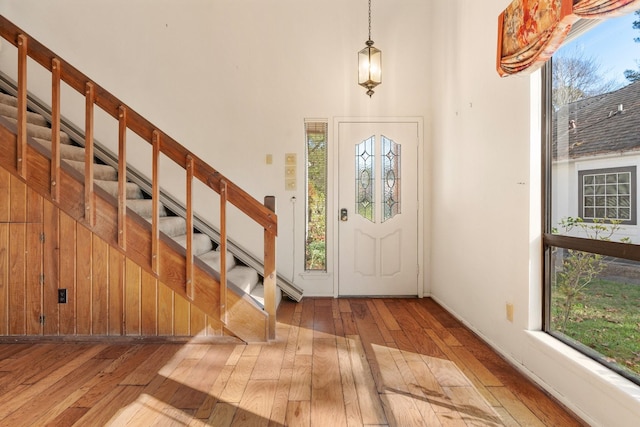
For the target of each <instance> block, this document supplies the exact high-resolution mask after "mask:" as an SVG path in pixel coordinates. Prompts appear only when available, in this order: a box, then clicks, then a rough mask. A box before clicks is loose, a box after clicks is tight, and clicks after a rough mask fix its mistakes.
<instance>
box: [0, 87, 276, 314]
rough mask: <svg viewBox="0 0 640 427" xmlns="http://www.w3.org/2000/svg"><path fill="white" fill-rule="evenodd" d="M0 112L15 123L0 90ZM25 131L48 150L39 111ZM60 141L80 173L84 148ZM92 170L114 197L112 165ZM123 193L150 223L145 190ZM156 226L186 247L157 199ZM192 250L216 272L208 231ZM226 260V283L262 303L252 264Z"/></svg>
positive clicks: (11, 103) (14, 107)
mask: <svg viewBox="0 0 640 427" xmlns="http://www.w3.org/2000/svg"><path fill="white" fill-rule="evenodd" d="M0 116H2V117H4V118H6V119H7V121H9V122H11V123H13V124H15V125H17V122H18V99H17V98H16V97H15V96H12V95H10V94H7V93H2V92H0ZM27 135H28V136H30V137H31V138H33V140H34V141H36V142H38V143H39V144H40V145H42V146H43V147H45V148H46V149H48V150H51V126H50V124H49V122H48V121H47V119H46V118H45V117H44V116H42V115H41V114H38V113H35V112H31V111H28V112H27ZM60 143H61V146H60V158H61V159H62V160H63V162H64V164H65V165H67V166H69V167H70V168H72V169H73V170H75V171H76V172H78V173H79V174H84V171H85V164H84V161H85V150H84V148H83V147H82V146H80V145H78V143H76V142H74V141H73V140H72V139H71V137H70V136H69V135H68V134H67V133H65V132H63V131H60ZM93 172H94V174H93V178H94V183H95V185H96V186H98V187H100V188H102V189H103V190H105V191H106V192H107V193H108V194H110V195H111V196H113V197H114V198H117V197H118V171H117V170H116V168H114V167H113V166H109V165H106V164H102V163H100V162H96V163H95V164H94V166H93ZM83 179H84V178H83ZM126 197H127V206H128V207H129V208H130V209H132V210H133V211H134V212H135V213H137V214H138V215H140V216H141V217H142V218H144V219H146V220H147V221H148V222H149V223H150V222H151V215H152V201H151V198H150V197H149V194H145V193H144V192H143V191H142V189H141V188H140V186H138V185H137V184H135V183H133V182H128V183H127V184H126ZM159 228H160V231H161V232H162V233H164V234H165V235H166V236H167V237H170V238H171V239H172V240H173V241H175V242H176V243H178V244H179V245H180V246H181V247H182V248H184V249H185V250H186V248H187V226H186V220H185V219H184V218H182V217H180V216H176V215H175V213H173V212H171V211H169V210H168V209H167V208H166V207H165V206H164V205H163V204H162V203H160V224H159ZM193 253H194V256H196V257H198V258H199V259H200V260H202V261H203V262H204V263H205V264H207V265H209V266H210V267H211V268H212V269H213V270H215V271H216V272H220V251H219V245H217V244H216V243H214V242H213V241H212V240H211V238H210V237H209V236H208V235H206V234H204V233H199V232H195V233H194V234H193ZM226 264H227V265H226V268H227V280H228V282H229V284H231V285H233V286H235V287H237V288H238V289H239V290H241V291H242V292H244V293H246V294H249V295H250V296H251V297H252V298H253V299H254V300H255V301H256V302H257V303H258V304H260V305H261V306H264V286H263V284H262V278H261V277H260V276H259V275H258V272H257V271H256V270H255V269H254V268H251V267H248V266H246V265H244V264H242V263H241V262H240V261H238V260H237V259H236V258H235V257H234V256H233V254H231V253H230V252H229V251H227V258H226ZM281 300H282V291H281V290H280V289H279V288H278V289H277V290H276V306H277V305H279V304H280V301H281Z"/></svg>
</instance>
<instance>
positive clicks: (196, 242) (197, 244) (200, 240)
mask: <svg viewBox="0 0 640 427" xmlns="http://www.w3.org/2000/svg"><path fill="white" fill-rule="evenodd" d="M172 239H173V240H175V241H176V242H177V243H178V244H179V245H180V246H182V247H183V248H185V249H186V247H187V235H186V234H182V235H180V236H174V237H172ZM212 249H213V243H212V242H211V239H210V238H209V236H207V235H206V234H202V233H193V254H194V255H195V256H200V255H202V254H206V253H207V252H210V251H211V250H212Z"/></svg>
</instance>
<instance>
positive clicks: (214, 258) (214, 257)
mask: <svg viewBox="0 0 640 427" xmlns="http://www.w3.org/2000/svg"><path fill="white" fill-rule="evenodd" d="M198 258H200V259H201V260H202V261H204V262H205V263H207V264H208V265H209V267H211V268H213V269H214V270H215V271H220V252H219V251H217V250H216V251H211V252H207V253H206V254H203V255H199V256H198ZM226 261H227V271H229V270H231V269H232V268H233V267H235V266H236V259H235V258H234V256H233V255H232V254H231V252H229V251H227V260H226Z"/></svg>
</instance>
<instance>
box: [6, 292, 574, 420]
mask: <svg viewBox="0 0 640 427" xmlns="http://www.w3.org/2000/svg"><path fill="white" fill-rule="evenodd" d="M278 314H279V317H278V326H277V328H278V329H277V334H278V339H277V340H276V341H275V342H273V343H270V344H250V345H244V344H237V343H216V344H202V343H189V344H184V343H183V344H175V343H162V344H114V343H18V344H0V425H2V426H5V425H6V426H36V425H38V426H39V425H51V426H71V425H77V426H99V425H114V426H125V425H127V426H168V425H176V426H180V425H193V426H205V425H212V426H283V425H289V426H322V427H325V426H332V427H339V426H365V425H367V426H373V425H376V426H380V425H389V426H440V425H442V426H472V425H473V426H497V425H505V426H525V425H526V426H563V427H566V426H580V425H583V424H581V423H580V422H579V421H578V420H576V419H574V418H572V416H571V415H570V414H568V413H567V412H565V411H564V410H563V409H562V408H561V407H560V406H559V405H557V404H556V403H554V401H552V400H550V399H549V398H548V397H547V396H546V395H545V393H543V392H542V391H541V390H539V389H538V388H537V387H536V386H534V385H533V384H532V383H530V382H529V381H527V380H525V379H524V378H523V377H522V376H521V375H520V374H519V373H518V372H517V371H515V370H514V369H513V368H512V367H510V366H509V365H508V364H507V363H506V362H505V361H504V360H502V359H501V358H500V357H499V356H497V355H496V354H495V353H493V352H492V351H491V350H490V349H489V348H488V347H487V346H486V345H485V344H483V343H482V342H481V341H480V340H479V339H478V338H476V337H475V336H474V335H473V334H472V333H470V332H469V331H468V330H467V329H466V328H465V327H463V326H462V325H461V324H460V323H459V322H457V321H456V320H455V319H454V318H452V317H451V316H450V315H449V314H448V313H446V312H445V311H444V310H443V309H442V308H441V307H439V306H438V305H437V304H436V303H434V302H433V301H432V300H430V299H428V298H425V299H315V298H305V299H304V300H303V302H301V303H298V304H296V303H293V302H290V301H283V303H282V304H281V306H280V308H279V311H278Z"/></svg>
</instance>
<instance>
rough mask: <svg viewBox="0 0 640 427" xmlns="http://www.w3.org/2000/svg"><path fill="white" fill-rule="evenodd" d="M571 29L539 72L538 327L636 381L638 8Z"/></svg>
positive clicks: (639, 318) (639, 353) (639, 296)
mask: <svg viewBox="0 0 640 427" xmlns="http://www.w3.org/2000/svg"><path fill="white" fill-rule="evenodd" d="M574 28H582V32H581V33H579V34H576V33H575V32H574V33H573V34H570V37H569V39H568V40H570V41H569V42H567V43H565V45H564V46H563V47H562V48H561V49H559V50H558V51H557V52H556V53H555V54H554V56H553V58H552V59H551V61H549V63H548V64H547V65H545V68H544V69H543V76H544V83H543V106H544V107H543V108H544V111H543V117H544V118H545V123H544V125H545V130H544V132H543V135H545V139H546V143H545V144H543V145H544V150H545V152H544V156H543V158H544V165H545V166H544V170H545V174H544V179H545V185H544V188H545V197H544V202H543V204H544V207H543V209H544V211H543V213H544V215H543V217H544V219H545V224H544V237H543V241H544V262H545V269H544V271H545V292H544V301H545V304H544V329H545V331H546V332H548V333H549V334H551V335H553V336H554V337H556V338H558V339H560V340H562V341H564V342H565V343H567V344H569V345H571V346H573V347H574V348H576V349H578V350H579V351H582V352H583V353H584V354H586V355H587V356H589V357H591V358H593V359H594V360H597V361H598V362H600V363H602V364H603V365H605V366H607V367H609V368H610V369H611V370H613V371H616V372H618V373H619V374H621V375H623V376H625V377H626V378H628V379H630V380H631V381H634V382H635V383H637V384H640V327H639V326H638V325H640V228H639V227H638V225H637V223H638V221H637V219H638V211H637V201H636V199H637V179H638V178H637V174H636V170H637V167H638V165H640V132H639V131H638V129H640V104H638V103H637V100H638V99H640V64H639V63H638V62H637V61H638V60H640V57H637V56H638V55H637V54H634V53H633V52H638V47H640V46H639V45H638V43H640V39H636V38H638V36H640V32H639V30H640V12H634V13H631V14H629V15H627V16H622V17H619V18H615V19H608V20H605V21H602V22H599V23H598V24H597V25H590V26H584V25H576V26H574ZM585 28H586V29H587V31H584V29H585ZM634 39H636V40H634ZM612 46H616V47H620V48H619V49H618V48H616V49H613V48H612Z"/></svg>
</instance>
